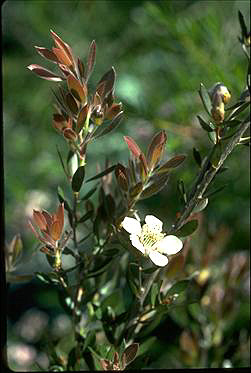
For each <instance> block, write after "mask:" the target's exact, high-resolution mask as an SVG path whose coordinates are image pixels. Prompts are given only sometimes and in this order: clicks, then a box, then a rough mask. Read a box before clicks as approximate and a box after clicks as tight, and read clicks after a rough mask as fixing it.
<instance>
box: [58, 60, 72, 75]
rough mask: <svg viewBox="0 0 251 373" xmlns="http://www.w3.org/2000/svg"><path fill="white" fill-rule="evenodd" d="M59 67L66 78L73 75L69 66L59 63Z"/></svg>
mask: <svg viewBox="0 0 251 373" xmlns="http://www.w3.org/2000/svg"><path fill="white" fill-rule="evenodd" d="M58 67H59V68H60V70H61V71H62V73H63V74H64V76H65V78H68V76H69V75H70V74H71V72H70V70H69V68H68V67H67V66H65V65H63V64H62V63H59V64H58Z"/></svg>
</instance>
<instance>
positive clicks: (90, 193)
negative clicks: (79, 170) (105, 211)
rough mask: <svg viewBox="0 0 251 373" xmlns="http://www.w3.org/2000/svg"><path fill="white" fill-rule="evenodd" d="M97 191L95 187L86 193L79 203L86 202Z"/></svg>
mask: <svg viewBox="0 0 251 373" xmlns="http://www.w3.org/2000/svg"><path fill="white" fill-rule="evenodd" d="M96 190H97V185H96V186H95V187H94V188H92V189H91V190H89V192H87V193H86V194H85V195H84V196H83V197H82V198H81V201H86V200H87V199H88V198H90V197H91V196H92V195H93V194H94V193H95V192H96Z"/></svg>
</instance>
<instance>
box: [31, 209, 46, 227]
mask: <svg viewBox="0 0 251 373" xmlns="http://www.w3.org/2000/svg"><path fill="white" fill-rule="evenodd" d="M33 219H34V221H35V223H36V224H37V226H38V227H39V229H40V230H46V228H47V223H46V220H45V218H44V216H43V214H42V213H41V212H40V211H38V210H33Z"/></svg>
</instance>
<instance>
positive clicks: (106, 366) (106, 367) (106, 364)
mask: <svg viewBox="0 0 251 373" xmlns="http://www.w3.org/2000/svg"><path fill="white" fill-rule="evenodd" d="M100 364H101V366H102V368H103V370H111V369H112V363H111V362H110V361H109V360H107V359H101V360H100Z"/></svg>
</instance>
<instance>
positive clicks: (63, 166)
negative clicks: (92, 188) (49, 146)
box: [57, 146, 69, 178]
mask: <svg viewBox="0 0 251 373" xmlns="http://www.w3.org/2000/svg"><path fill="white" fill-rule="evenodd" d="M57 152H58V156H59V159H60V163H61V166H62V168H63V170H64V173H65V175H66V177H67V178H69V174H68V172H67V171H66V167H65V164H64V161H63V158H62V155H61V153H60V151H59V148H58V146H57Z"/></svg>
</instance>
